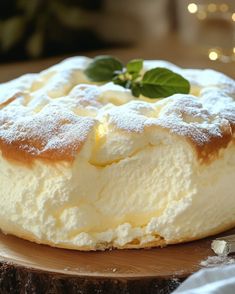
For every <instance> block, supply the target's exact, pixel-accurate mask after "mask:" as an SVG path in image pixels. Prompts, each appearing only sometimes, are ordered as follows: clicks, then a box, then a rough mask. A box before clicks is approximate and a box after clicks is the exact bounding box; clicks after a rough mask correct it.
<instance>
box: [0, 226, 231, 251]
mask: <svg viewBox="0 0 235 294" xmlns="http://www.w3.org/2000/svg"><path fill="white" fill-rule="evenodd" d="M234 227H235V222H234V221H233V222H231V223H228V224H225V225H221V226H220V227H217V228H215V229H214V230H212V231H210V232H209V233H208V232H205V233H202V234H200V235H197V236H195V237H188V238H187V237H185V238H183V239H180V240H179V239H176V240H171V242H168V241H166V240H165V239H164V238H163V237H161V236H156V240H154V241H151V242H146V243H143V244H141V243H140V242H139V241H138V240H133V241H132V242H130V243H127V244H125V245H123V246H118V245H114V244H113V243H110V244H108V243H105V244H97V245H96V246H95V247H93V246H92V247H91V246H75V245H71V244H69V245H67V244H55V243H52V242H49V241H45V240H43V241H42V240H40V239H38V238H37V237H35V236H34V235H32V234H30V233H29V234H27V235H26V234H19V233H16V232H14V233H12V234H13V235H14V236H17V237H19V238H22V239H25V240H27V241H30V242H35V243H37V244H44V245H48V246H51V247H56V248H63V249H72V250H80V251H97V250H101V251H103V250H108V249H150V248H155V247H165V246H167V245H174V244H180V243H186V242H191V241H196V240H200V239H203V238H206V237H210V236H214V235H218V234H220V233H222V232H225V231H228V230H230V229H233V228H234ZM3 233H4V232H3ZM7 234H11V233H7Z"/></svg>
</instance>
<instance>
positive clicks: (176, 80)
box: [140, 67, 190, 98]
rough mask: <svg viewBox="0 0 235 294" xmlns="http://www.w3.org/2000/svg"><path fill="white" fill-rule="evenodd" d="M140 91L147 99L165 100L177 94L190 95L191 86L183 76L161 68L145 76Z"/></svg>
mask: <svg viewBox="0 0 235 294" xmlns="http://www.w3.org/2000/svg"><path fill="white" fill-rule="evenodd" d="M140 89H141V94H142V95H144V96H146V97H149V98H164V97H168V96H171V95H173V94H177V93H181V94H188V93H189V91H190V84H189V82H188V81H187V80H186V79H185V78H183V77H182V76H181V75H179V74H176V73H174V72H172V71H171V70H169V69H166V68H160V67H159V68H154V69H151V70H149V71H147V72H146V73H145V74H144V76H143V79H142V84H141V88H140Z"/></svg>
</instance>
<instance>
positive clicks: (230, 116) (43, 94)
mask: <svg viewBox="0 0 235 294" xmlns="http://www.w3.org/2000/svg"><path fill="white" fill-rule="evenodd" d="M89 62H90V59H89V58H85V57H74V58H70V59H67V60H65V61H63V62H61V63H60V64H58V65H55V66H53V67H51V68H49V69H47V70H45V71H43V72H41V73H39V74H32V75H25V76H23V77H20V78H18V79H16V80H13V81H11V82H8V83H5V84H2V85H0V90H1V95H0V142H1V149H4V148H5V149H6V150H7V146H10V147H9V148H13V149H14V153H15V157H17V152H18V151H19V150H20V153H19V156H18V157H20V156H21V155H22V152H23V153H24V154H25V155H26V154H28V156H32V157H40V158H48V159H49V158H52V157H54V158H55V159H58V160H59V159H66V160H68V159H70V160H71V159H72V158H74V156H75V154H76V153H77V152H78V151H79V150H80V149H81V148H82V145H83V143H84V142H85V141H86V140H87V138H88V135H89V134H92V133H94V134H95V132H96V129H97V128H98V127H99V126H100V125H102V124H103V123H104V122H105V124H106V128H107V127H109V126H110V127H111V128H114V129H115V130H116V131H118V130H120V131H124V132H126V133H127V134H131V133H136V134H138V133H144V132H146V130H147V129H149V128H154V127H156V130H157V129H158V128H163V129H167V130H168V131H169V132H171V133H174V134H176V135H178V136H181V137H184V138H188V139H190V140H191V142H193V143H194V145H195V146H199V147H200V148H202V149H203V148H204V149H205V150H207V149H208V148H207V147H208V145H209V144H212V143H213V145H214V146H215V145H216V146H217V147H216V148H217V149H219V148H222V147H224V148H225V147H226V146H227V145H228V143H229V142H230V141H231V140H232V137H233V131H234V129H235V128H234V126H235V81H234V80H232V79H230V78H228V77H226V76H225V75H223V74H221V73H218V72H215V71H212V70H184V69H181V68H179V67H177V66H175V65H172V64H170V63H168V62H164V61H145V63H144V67H145V70H147V69H150V68H153V67H167V68H169V69H172V70H174V71H175V72H178V73H180V74H182V75H183V76H185V77H186V78H187V79H188V80H189V81H190V82H191V86H192V88H193V87H196V88H197V91H198V97H196V96H194V95H180V94H177V95H173V96H171V97H169V98H166V99H163V100H161V99H159V100H150V99H147V100H146V99H145V97H141V98H140V99H136V98H135V97H133V96H132V95H131V93H130V91H129V90H127V89H123V88H122V87H120V86H117V85H113V84H112V83H108V84H107V85H100V84H97V85H91V84H90V82H89V81H88V80H87V78H86V76H85V75H84V72H83V70H84V68H85V67H86V66H87V64H88V63H89ZM106 135H107V136H108V135H109V133H107V134H106ZM94 137H95V136H94ZM219 142H221V144H220V143H219ZM206 148H207V149H206ZM6 150H5V151H6ZM17 150H18V151H17ZM205 150H204V151H205ZM208 150H209V151H208ZM208 150H207V152H212V151H211V149H208ZM3 153H4V152H3ZM4 154H5V153H4ZM63 157H64V158H63Z"/></svg>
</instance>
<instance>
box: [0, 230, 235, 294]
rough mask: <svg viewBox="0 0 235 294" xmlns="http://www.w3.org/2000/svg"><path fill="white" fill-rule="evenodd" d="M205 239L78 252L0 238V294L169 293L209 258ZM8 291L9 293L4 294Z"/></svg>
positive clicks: (209, 254) (207, 240)
mask: <svg viewBox="0 0 235 294" xmlns="http://www.w3.org/2000/svg"><path fill="white" fill-rule="evenodd" d="M234 232H235V229H234V230H232V231H230V232H229V233H234ZM211 239H212V238H207V239H203V240H199V241H194V242H190V243H185V244H179V245H171V246H167V247H165V248H155V249H146V250H112V251H105V252H79V251H74V250H65V249H58V248H52V247H49V246H45V245H39V244H35V243H32V242H29V241H25V240H22V239H19V238H17V237H13V236H8V235H4V234H2V233H0V265H1V266H0V293H16V294H18V293H37V294H38V293H105V294H106V293H107V294H108V293H133V294H136V293H170V292H171V291H172V290H173V289H175V288H176V287H177V286H178V285H179V283H180V282H182V281H183V280H184V279H185V278H186V277H188V276H189V275H190V274H192V273H194V272H195V271H197V270H199V269H200V268H201V265H200V263H201V261H202V260H205V259H207V258H208V256H212V255H214V254H213V252H212V250H211V248H210V245H211ZM9 277H10V278H9ZM19 283H20V288H19V286H18V288H17V289H18V290H17V289H16V287H15V285H16V284H17V285H18V284H19ZM41 284H42V285H41ZM62 284H63V285H64V284H66V285H67V286H66V287H67V288H69V289H70V288H71V289H70V292H64V290H63V289H64V288H63V287H62V288H63V289H62V288H60V286H61V285H62ZM13 285H14V286H13ZM29 285H30V287H29ZM12 286H13V288H14V291H15V292H14V291H13V292H7V291H9V287H12ZM27 287H28V288H27ZM43 287H44V288H43ZM45 287H46V288H45ZM58 287H59V288H58ZM74 287H75V288H74ZM110 287H111V288H110ZM32 288H33V289H34V292H31V291H32ZM53 288H54V290H53ZM41 289H44V290H43V291H44V292H40V291H41ZM55 289H56V290H55ZM72 289H80V290H79V291H80V292H76V291H77V290H76V291H75V290H72ZM98 289H99V292H94V291H98ZM110 289H112V292H109V291H110ZM140 289H142V290H141V291H140ZM159 289H161V291H162V292H158V291H160V290H159ZM20 291H21V292H20ZM45 291H46V292H45ZM53 291H54V292H53ZM92 291H93V292H92ZM120 291H121V292H120ZM136 291H137V292H136ZM138 291H140V292H138Z"/></svg>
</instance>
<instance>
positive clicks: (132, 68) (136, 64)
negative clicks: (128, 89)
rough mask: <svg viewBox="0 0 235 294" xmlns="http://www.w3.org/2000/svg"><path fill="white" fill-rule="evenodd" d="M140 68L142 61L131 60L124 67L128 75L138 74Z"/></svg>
mask: <svg viewBox="0 0 235 294" xmlns="http://www.w3.org/2000/svg"><path fill="white" fill-rule="evenodd" d="M142 68H143V60H142V59H133V60H131V61H129V62H128V63H127V65H126V69H127V72H128V73H130V74H133V73H139V72H140V71H141V69H142Z"/></svg>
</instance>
